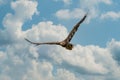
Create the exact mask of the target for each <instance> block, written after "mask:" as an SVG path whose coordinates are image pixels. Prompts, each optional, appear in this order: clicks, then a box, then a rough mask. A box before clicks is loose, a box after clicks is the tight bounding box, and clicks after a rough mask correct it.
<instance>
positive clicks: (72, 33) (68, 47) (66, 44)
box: [25, 13, 87, 50]
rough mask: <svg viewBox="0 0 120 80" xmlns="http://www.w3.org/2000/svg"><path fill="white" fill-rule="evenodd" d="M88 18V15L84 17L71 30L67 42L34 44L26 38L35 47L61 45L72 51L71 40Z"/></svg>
mask: <svg viewBox="0 0 120 80" xmlns="http://www.w3.org/2000/svg"><path fill="white" fill-rule="evenodd" d="M86 17H87V13H86V14H85V15H84V17H83V18H82V19H81V20H80V21H79V22H78V23H77V24H76V25H75V26H74V27H73V29H72V30H71V32H70V33H69V35H68V36H67V38H65V40H63V41H59V42H43V43H39V42H32V41H30V40H29V39H27V38H25V40H26V41H28V42H29V43H31V44H35V45H44V44H48V45H60V46H62V47H64V48H66V49H68V50H72V49H73V46H74V45H73V44H71V43H70V41H71V39H72V38H73V36H74V34H75V32H76V31H77V30H78V27H79V26H80V24H81V23H82V22H83V21H84V20H85V18H86Z"/></svg>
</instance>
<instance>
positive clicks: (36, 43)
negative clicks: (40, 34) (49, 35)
mask: <svg viewBox="0 0 120 80" xmlns="http://www.w3.org/2000/svg"><path fill="white" fill-rule="evenodd" d="M25 40H26V41H27V42H29V43H31V44H35V45H44V44H49V45H60V42H44V43H38V42H32V41H30V40H28V39H27V38H25Z"/></svg>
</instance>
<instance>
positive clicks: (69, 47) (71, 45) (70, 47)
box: [65, 43, 74, 50]
mask: <svg viewBox="0 0 120 80" xmlns="http://www.w3.org/2000/svg"><path fill="white" fill-rule="evenodd" d="M73 47H74V45H73V44H71V43H68V44H66V46H65V48H66V49H68V50H72V49H73Z"/></svg>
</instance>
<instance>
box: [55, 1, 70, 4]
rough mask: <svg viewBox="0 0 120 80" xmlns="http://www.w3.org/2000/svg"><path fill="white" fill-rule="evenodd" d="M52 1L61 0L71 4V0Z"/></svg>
mask: <svg viewBox="0 0 120 80" xmlns="http://www.w3.org/2000/svg"><path fill="white" fill-rule="evenodd" d="M54 1H62V2H63V3H64V4H67V5H69V4H71V3H72V0H54Z"/></svg>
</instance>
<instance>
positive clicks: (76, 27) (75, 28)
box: [64, 13, 88, 43]
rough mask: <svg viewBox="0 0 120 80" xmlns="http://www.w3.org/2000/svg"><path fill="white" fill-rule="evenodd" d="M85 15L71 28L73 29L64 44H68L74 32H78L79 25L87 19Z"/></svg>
mask: <svg viewBox="0 0 120 80" xmlns="http://www.w3.org/2000/svg"><path fill="white" fill-rule="evenodd" d="M87 14H88V13H86V14H85V16H84V17H83V18H82V19H81V20H80V21H79V22H78V23H77V24H76V25H75V26H74V27H73V29H72V30H71V32H70V33H69V35H68V36H67V38H66V39H65V40H64V41H65V42H67V43H69V42H70V41H71V39H72V38H73V36H74V34H75V32H76V31H77V30H78V27H79V26H80V24H81V23H82V22H83V21H84V20H85V18H86V17H87Z"/></svg>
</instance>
